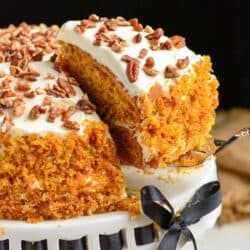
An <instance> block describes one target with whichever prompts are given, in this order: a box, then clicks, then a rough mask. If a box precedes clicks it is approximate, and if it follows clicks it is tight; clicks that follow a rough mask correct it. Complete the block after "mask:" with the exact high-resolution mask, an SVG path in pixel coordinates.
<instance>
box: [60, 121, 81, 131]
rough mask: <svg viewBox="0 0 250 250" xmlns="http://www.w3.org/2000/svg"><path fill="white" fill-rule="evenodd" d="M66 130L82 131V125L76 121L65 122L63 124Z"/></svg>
mask: <svg viewBox="0 0 250 250" xmlns="http://www.w3.org/2000/svg"><path fill="white" fill-rule="evenodd" d="M63 126H64V127H65V128H69V129H73V130H80V124H79V123H78V122H76V121H70V120H65V121H64V123H63Z"/></svg>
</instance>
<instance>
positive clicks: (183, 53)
mask: <svg viewBox="0 0 250 250" xmlns="http://www.w3.org/2000/svg"><path fill="white" fill-rule="evenodd" d="M103 24H104V21H98V22H96V26H95V27H91V28H87V29H86V30H85V31H84V33H79V32H77V31H75V27H76V26H77V25H80V21H68V22H66V23H65V24H64V25H63V26H62V28H61V29H60V31H59V33H58V36H57V39H58V40H61V41H63V42H66V43H69V44H72V45H75V46H77V47H79V48H80V49H82V50H84V51H85V52H87V53H89V54H90V55H91V56H92V57H93V58H95V59H96V60H97V61H98V62H99V63H101V64H103V65H104V66H106V67H108V68H109V69H110V70H111V72H112V73H113V74H114V75H115V76H116V77H117V79H118V80H119V81H120V82H121V83H122V84H123V86H124V87H125V89H126V90H127V91H128V93H129V94H130V95H131V96H140V95H143V94H144V93H147V92H148V91H149V90H150V88H151V87H152V86H154V84H155V83H159V84H160V85H161V86H162V88H163V90H164V91H168V89H169V86H170V85H171V84H174V80H173V79H172V78H166V77H165V76H164V71H165V68H166V66H167V65H169V66H175V65H176V63H177V60H178V59H184V58H187V57H188V58H189V64H188V65H187V67H185V68H184V69H180V70H179V77H181V76H182V75H184V74H186V73H187V72H189V73H190V72H191V73H192V72H193V67H192V65H193V64H194V63H195V62H197V61H198V60H199V59H200V58H201V56H200V55H197V54H195V53H194V52H193V51H191V50H190V49H188V48H187V47H186V46H184V47H183V48H178V49H177V48H172V49H171V50H152V49H150V42H149V40H148V39H147V38H146V36H147V35H149V33H147V32H145V31H141V32H137V31H135V30H134V29H133V27H132V26H118V27H117V28H116V30H115V31H109V32H108V34H109V35H110V36H112V35H116V36H118V37H119V38H121V39H122V40H124V41H126V44H127V45H126V46H124V50H123V51H122V52H121V53H117V52H114V51H113V50H112V49H111V48H110V47H108V46H106V45H105V44H101V45H100V46H96V45H94V42H95V35H96V33H97V32H98V30H99V29H100V28H101V27H102V26H103ZM138 33H140V35H141V37H142V39H141V41H140V43H135V42H134V38H135V36H136V35H137V34H138ZM167 40H169V37H167V36H161V37H160V39H159V42H160V43H161V42H165V41H167ZM142 49H147V55H146V56H145V58H143V59H140V70H139V76H138V79H137V80H136V81H135V82H133V83H131V82H130V80H129V79H128V76H127V75H126V66H127V65H126V62H124V61H122V60H121V58H122V56H124V55H128V56H130V57H133V58H137V57H138V55H139V54H140V52H141V50H142ZM148 57H152V58H154V60H155V65H154V68H155V69H156V70H157V71H159V74H157V75H156V76H149V75H147V74H146V73H145V72H144V71H143V65H144V64H145V62H146V59H147V58H148Z"/></svg>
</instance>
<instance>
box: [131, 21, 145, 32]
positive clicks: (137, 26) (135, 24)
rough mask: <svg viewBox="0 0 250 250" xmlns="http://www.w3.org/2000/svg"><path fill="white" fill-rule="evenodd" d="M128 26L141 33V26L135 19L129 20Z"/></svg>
mask: <svg viewBox="0 0 250 250" xmlns="http://www.w3.org/2000/svg"><path fill="white" fill-rule="evenodd" d="M129 22H130V25H131V26H132V27H133V28H134V30H135V31H138V32H140V31H143V26H142V25H141V24H140V23H139V21H138V19H137V18H132V19H130V20H129Z"/></svg>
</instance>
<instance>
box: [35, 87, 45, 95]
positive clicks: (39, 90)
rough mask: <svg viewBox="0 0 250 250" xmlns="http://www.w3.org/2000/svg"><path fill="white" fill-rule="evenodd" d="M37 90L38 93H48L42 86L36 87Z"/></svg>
mask: <svg viewBox="0 0 250 250" xmlns="http://www.w3.org/2000/svg"><path fill="white" fill-rule="evenodd" d="M35 92H36V94H38V95H42V94H46V90H45V89H42V88H40V87H38V88H36V89H35Z"/></svg>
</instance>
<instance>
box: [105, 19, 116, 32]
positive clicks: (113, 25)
mask: <svg viewBox="0 0 250 250" xmlns="http://www.w3.org/2000/svg"><path fill="white" fill-rule="evenodd" d="M104 25H105V26H106V27H107V29H108V30H110V31H114V30H116V29H117V26H118V25H117V21H116V20H115V19H110V20H108V21H106V22H104Z"/></svg>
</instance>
